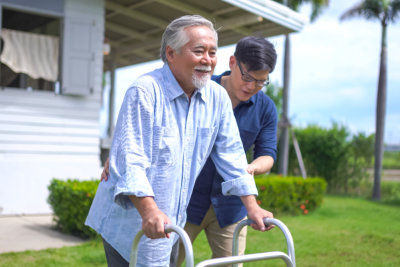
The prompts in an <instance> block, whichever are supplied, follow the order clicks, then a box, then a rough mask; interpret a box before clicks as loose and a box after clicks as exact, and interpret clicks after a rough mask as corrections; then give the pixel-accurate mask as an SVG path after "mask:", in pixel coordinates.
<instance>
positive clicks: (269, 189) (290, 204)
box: [255, 175, 327, 215]
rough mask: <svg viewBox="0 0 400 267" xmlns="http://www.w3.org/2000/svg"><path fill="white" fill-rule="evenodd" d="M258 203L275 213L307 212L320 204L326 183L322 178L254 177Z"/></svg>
mask: <svg viewBox="0 0 400 267" xmlns="http://www.w3.org/2000/svg"><path fill="white" fill-rule="evenodd" d="M255 181H256V185H257V189H258V197H257V202H258V204H259V205H260V206H261V207H263V208H264V209H266V210H269V211H271V212H273V213H274V214H275V215H277V214H281V213H286V214H295V215H297V214H307V213H308V212H309V211H312V210H315V209H316V208H317V207H318V206H320V205H321V203H322V200H323V196H324V193H325V190H326V185H327V183H326V182H325V180H324V179H322V178H307V179H303V178H302V177H281V176H272V175H263V176H256V177H255Z"/></svg>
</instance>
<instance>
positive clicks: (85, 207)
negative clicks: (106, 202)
mask: <svg viewBox="0 0 400 267" xmlns="http://www.w3.org/2000/svg"><path fill="white" fill-rule="evenodd" d="M99 182H100V181H99V180H93V181H79V180H71V179H69V180H67V181H62V180H58V179H52V180H51V182H50V185H49V186H48V189H49V191H50V195H49V197H48V199H47V202H48V203H49V204H50V206H51V208H52V210H53V212H54V215H55V219H54V220H55V222H56V228H57V229H59V230H60V231H62V232H64V233H68V234H72V235H77V236H80V237H84V238H87V237H94V236H96V232H95V231H93V230H92V229H91V228H89V227H87V226H85V225H84V223H85V220H86V216H87V214H88V212H89V209H90V206H91V205H92V201H93V198H94V195H95V194H96V190H97V186H98V184H99Z"/></svg>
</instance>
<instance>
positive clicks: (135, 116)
mask: <svg viewBox="0 0 400 267" xmlns="http://www.w3.org/2000/svg"><path fill="white" fill-rule="evenodd" d="M153 120H154V103H153V99H152V97H151V95H149V94H148V92H147V90H145V89H143V88H141V87H132V88H130V89H129V90H128V92H127V93H126V95H125V98H124V102H123V103H122V106H121V111H120V114H119V117H118V121H117V127H116V128H115V133H114V141H113V147H112V148H111V151H110V160H109V162H108V164H106V166H105V170H104V171H103V172H107V171H108V172H109V173H110V174H111V178H112V180H113V181H112V182H113V183H115V189H114V201H115V202H116V203H117V204H118V205H121V206H122V207H123V208H125V209H129V208H133V207H135V208H136V209H137V211H138V212H139V214H140V216H141V218H142V230H143V231H144V233H145V235H146V236H147V237H149V238H153V239H154V238H162V237H169V235H166V234H165V233H164V225H165V224H167V223H170V222H171V221H170V220H169V218H168V217H167V215H166V214H164V213H163V212H162V211H161V210H160V209H159V208H158V206H157V204H156V202H155V201H154V198H153V197H154V191H153V188H152V183H151V182H150V181H149V179H148V177H147V175H148V169H149V168H150V166H151V153H152V142H153V141H152V140H153V139H152V138H153V134H152V132H153V128H152V127H153ZM115 140H117V141H115ZM107 165H108V166H107ZM105 176H106V177H107V176H108V175H107V174H106V175H105ZM109 182H111V181H109Z"/></svg>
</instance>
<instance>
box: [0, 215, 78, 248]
mask: <svg viewBox="0 0 400 267" xmlns="http://www.w3.org/2000/svg"><path fill="white" fill-rule="evenodd" d="M52 218H53V216H52V215H36V216H0V253H5V252H18V251H24V250H41V249H46V248H60V247H64V246H75V245H79V244H81V243H83V242H84V240H82V239H80V238H77V237H74V236H70V235H64V234H62V233H60V232H58V231H55V230H53V226H54V223H53V222H52Z"/></svg>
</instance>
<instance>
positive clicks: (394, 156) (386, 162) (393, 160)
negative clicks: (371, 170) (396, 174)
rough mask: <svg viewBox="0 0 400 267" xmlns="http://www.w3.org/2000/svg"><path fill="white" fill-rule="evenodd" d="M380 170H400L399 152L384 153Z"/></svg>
mask: <svg viewBox="0 0 400 267" xmlns="http://www.w3.org/2000/svg"><path fill="white" fill-rule="evenodd" d="M382 168H384V169H400V151H385V152H384V153H383V162H382Z"/></svg>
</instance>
